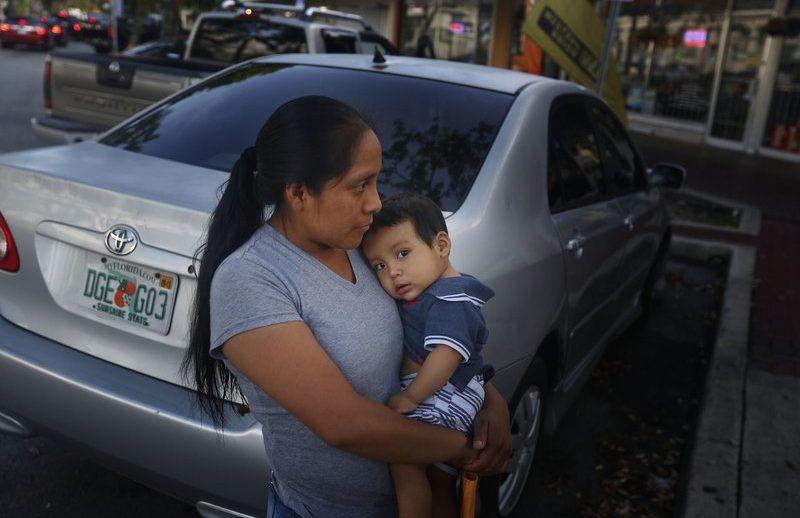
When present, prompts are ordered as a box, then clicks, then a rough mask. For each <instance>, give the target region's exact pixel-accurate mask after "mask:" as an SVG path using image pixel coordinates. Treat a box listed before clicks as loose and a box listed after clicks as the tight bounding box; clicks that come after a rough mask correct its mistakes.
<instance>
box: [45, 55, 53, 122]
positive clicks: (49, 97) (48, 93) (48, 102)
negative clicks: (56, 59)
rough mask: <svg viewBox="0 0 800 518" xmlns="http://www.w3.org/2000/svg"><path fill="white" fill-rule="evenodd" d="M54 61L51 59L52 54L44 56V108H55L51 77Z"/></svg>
mask: <svg viewBox="0 0 800 518" xmlns="http://www.w3.org/2000/svg"><path fill="white" fill-rule="evenodd" d="M52 68H53V61H52V60H51V59H50V54H48V55H47V57H46V58H44V109H45V110H52V109H53V90H52V87H51V86H50V77H51V75H52Z"/></svg>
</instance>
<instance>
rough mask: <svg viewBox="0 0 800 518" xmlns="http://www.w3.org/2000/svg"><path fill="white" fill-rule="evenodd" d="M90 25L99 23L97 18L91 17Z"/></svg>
mask: <svg viewBox="0 0 800 518" xmlns="http://www.w3.org/2000/svg"><path fill="white" fill-rule="evenodd" d="M89 23H97V18H95V17H93V16H90V17H89Z"/></svg>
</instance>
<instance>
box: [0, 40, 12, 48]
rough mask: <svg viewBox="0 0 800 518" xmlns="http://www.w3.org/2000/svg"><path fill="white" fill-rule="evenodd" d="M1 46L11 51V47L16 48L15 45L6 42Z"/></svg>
mask: <svg viewBox="0 0 800 518" xmlns="http://www.w3.org/2000/svg"><path fill="white" fill-rule="evenodd" d="M0 46H2V47H3V48H4V49H10V48H11V47H13V46H14V44H13V43H11V42H10V41H4V42H2V43H0Z"/></svg>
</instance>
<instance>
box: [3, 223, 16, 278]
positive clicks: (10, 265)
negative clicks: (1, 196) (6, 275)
mask: <svg viewBox="0 0 800 518" xmlns="http://www.w3.org/2000/svg"><path fill="white" fill-rule="evenodd" d="M0 270H5V271H7V272H16V271H17V270H19V255H17V247H16V246H15V245H14V238H12V237H11V229H10V228H8V225H7V224H6V220H5V219H3V215H2V214H0Z"/></svg>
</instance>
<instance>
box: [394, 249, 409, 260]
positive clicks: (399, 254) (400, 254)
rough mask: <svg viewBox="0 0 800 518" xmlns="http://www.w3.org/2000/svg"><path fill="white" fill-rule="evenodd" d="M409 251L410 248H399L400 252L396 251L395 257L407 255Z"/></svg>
mask: <svg viewBox="0 0 800 518" xmlns="http://www.w3.org/2000/svg"><path fill="white" fill-rule="evenodd" d="M410 253H411V250H400V252H398V253H397V257H399V258H401V259H402V258H403V257H405V256H407V255H408V254H410Z"/></svg>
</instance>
